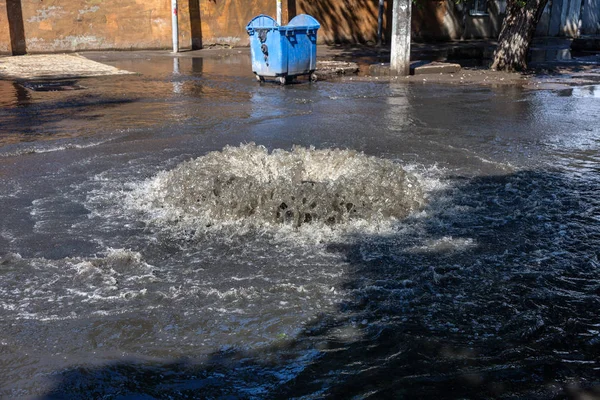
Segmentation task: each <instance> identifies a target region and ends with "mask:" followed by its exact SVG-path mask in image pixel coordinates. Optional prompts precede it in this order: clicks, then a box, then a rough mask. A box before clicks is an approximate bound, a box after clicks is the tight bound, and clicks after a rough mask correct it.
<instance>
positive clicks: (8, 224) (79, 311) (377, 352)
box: [0, 53, 600, 399]
mask: <svg viewBox="0 0 600 400" xmlns="http://www.w3.org/2000/svg"><path fill="white" fill-rule="evenodd" d="M94 57H96V59H98V60H99V61H103V62H106V63H109V64H111V65H114V66H117V67H119V68H122V69H126V70H129V71H133V72H137V73H139V74H138V75H134V76H115V77H102V78H90V79H85V80H79V81H72V82H63V83H61V84H60V85H59V86H60V89H61V90H58V91H56V90H53V89H55V88H48V84H45V83H31V84H28V86H22V85H18V84H14V83H12V82H6V81H0V205H1V207H2V208H1V209H2V210H3V211H2V214H1V215H0V372H1V373H2V378H0V398H7V399H8V398H42V399H59V398H60V399H63V398H108V399H110V398H115V399H116V398H141V399H150V398H160V399H162V398H165V399H166V398H224V397H227V398H240V399H260V398H305V399H317V398H323V397H333V398H353V397H354V398H431V399H439V398H512V399H514V398H527V399H548V398H565V397H573V398H583V397H582V396H584V395H587V396H591V397H592V398H593V396H600V378H598V377H599V376H600V312H599V311H598V310H600V279H599V278H600V262H599V260H598V257H599V253H600V250H598V249H599V248H600V200H599V197H598V193H599V190H600V173H599V172H600V171H599V169H600V167H599V164H598V161H599V158H600V153H599V150H600V123H599V120H598V112H599V110H600V103H599V99H598V93H600V87H598V86H593V85H588V86H579V87H573V88H563V89H560V90H554V91H552V90H545V91H531V90H524V89H522V88H519V87H513V86H502V87H473V86H470V87H466V86H465V87H463V86H442V85H431V84H427V85H425V84H423V85H421V84H390V83H374V82H317V83H315V84H308V83H301V84H297V85H289V86H286V87H280V86H277V85H271V84H263V85H260V84H258V83H256V82H255V80H254V77H253V76H252V74H251V73H250V64H249V60H248V56H247V55H242V54H240V55H235V54H232V55H230V56H228V57H223V58H216V57H212V58H211V57H206V58H191V57H189V58H180V59H175V60H173V59H172V58H170V57H154V56H150V55H148V56H144V55H143V53H139V55H136V56H132V57H130V58H127V57H126V56H123V55H110V54H109V55H102V54H96V55H95V56H94ZM111 57H112V58H111ZM46 89H48V90H46Z"/></svg>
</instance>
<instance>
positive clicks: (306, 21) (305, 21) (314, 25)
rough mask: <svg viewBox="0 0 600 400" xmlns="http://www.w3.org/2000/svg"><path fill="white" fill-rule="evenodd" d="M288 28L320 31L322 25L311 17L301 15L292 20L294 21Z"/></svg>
mask: <svg viewBox="0 0 600 400" xmlns="http://www.w3.org/2000/svg"><path fill="white" fill-rule="evenodd" d="M287 26H293V27H297V28H298V27H302V28H304V27H306V28H309V29H319V28H320V27H321V24H319V22H318V21H317V20H316V19H314V18H313V17H311V16H310V15H307V14H300V15H296V16H295V17H294V18H292V20H291V21H290V22H289V24H287Z"/></svg>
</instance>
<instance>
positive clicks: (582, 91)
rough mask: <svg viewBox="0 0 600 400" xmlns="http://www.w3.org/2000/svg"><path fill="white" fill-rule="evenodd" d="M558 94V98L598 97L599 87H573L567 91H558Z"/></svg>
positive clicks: (599, 93)
mask: <svg viewBox="0 0 600 400" xmlns="http://www.w3.org/2000/svg"><path fill="white" fill-rule="evenodd" d="M558 93H559V96H573V97H600V86H598V85H589V86H575V87H572V88H569V89H564V90H560V91H559V92H558Z"/></svg>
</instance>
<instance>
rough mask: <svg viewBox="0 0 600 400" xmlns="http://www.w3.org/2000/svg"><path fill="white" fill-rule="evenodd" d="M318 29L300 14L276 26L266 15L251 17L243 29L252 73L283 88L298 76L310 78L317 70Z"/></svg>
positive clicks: (313, 22) (313, 78) (312, 22)
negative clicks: (278, 83) (248, 47)
mask: <svg viewBox="0 0 600 400" xmlns="http://www.w3.org/2000/svg"><path fill="white" fill-rule="evenodd" d="M320 27H321V25H319V23H318V22H317V20H316V19H314V18H313V17H311V16H310V15H306V14H300V15H298V16H296V17H294V18H292V20H291V21H290V23H289V24H287V25H284V26H279V25H278V24H277V21H275V20H274V19H273V18H271V17H269V16H267V15H259V16H257V17H254V18H253V19H252V21H250V22H249V23H248V25H247V26H246V31H247V32H248V35H250V55H251V57H252V72H254V74H255V75H256V78H257V79H258V80H260V81H263V80H264V79H265V77H271V78H275V79H277V80H278V81H279V82H280V83H281V84H285V83H286V81H287V80H290V79H292V78H294V77H296V76H299V75H310V76H311V79H312V80H315V79H316V76H315V75H314V72H315V69H316V67H317V30H318V29H319V28H320Z"/></svg>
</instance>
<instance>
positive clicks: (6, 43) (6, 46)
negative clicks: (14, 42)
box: [0, 0, 11, 54]
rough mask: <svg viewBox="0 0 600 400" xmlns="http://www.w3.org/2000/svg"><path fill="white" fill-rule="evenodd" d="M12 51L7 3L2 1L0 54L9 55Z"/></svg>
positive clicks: (0, 1)
mask: <svg viewBox="0 0 600 400" xmlns="http://www.w3.org/2000/svg"><path fill="white" fill-rule="evenodd" d="M10 50H11V45H10V32H9V30H8V17H7V15H6V2H5V1H4V0H0V54H3V53H8V52H10Z"/></svg>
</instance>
